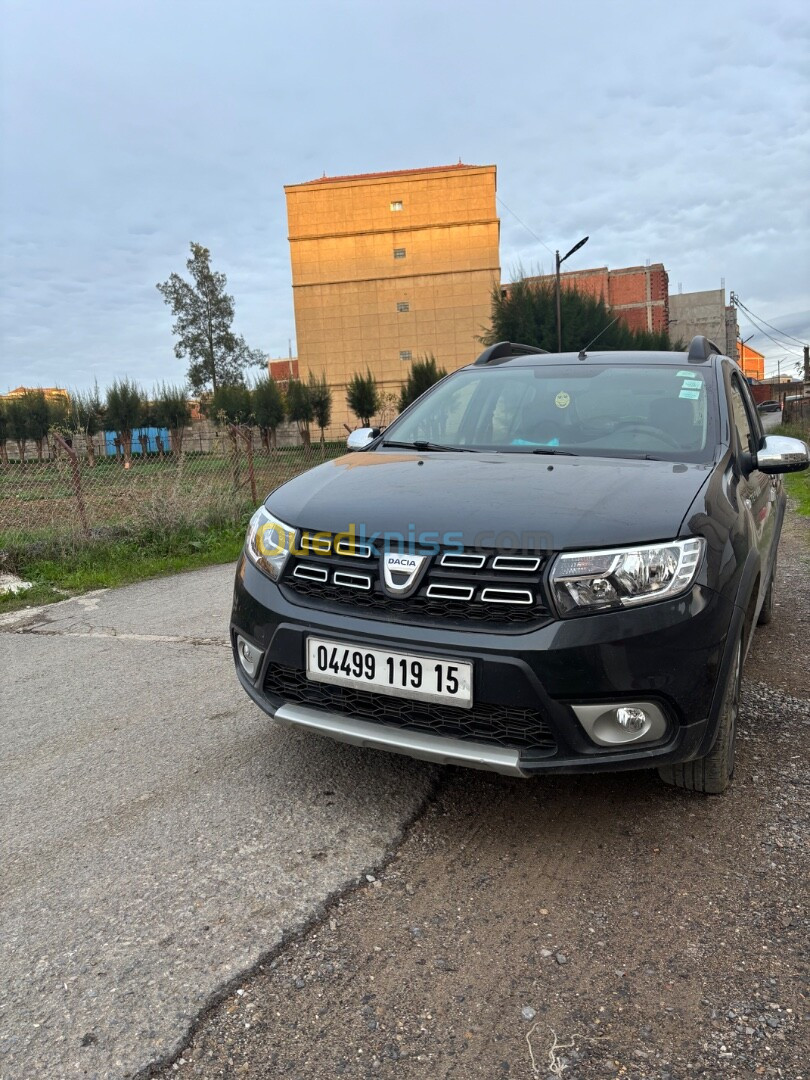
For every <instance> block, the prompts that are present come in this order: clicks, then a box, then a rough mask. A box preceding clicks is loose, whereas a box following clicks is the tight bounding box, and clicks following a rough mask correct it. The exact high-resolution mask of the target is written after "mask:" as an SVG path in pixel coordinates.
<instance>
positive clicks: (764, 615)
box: [757, 563, 776, 626]
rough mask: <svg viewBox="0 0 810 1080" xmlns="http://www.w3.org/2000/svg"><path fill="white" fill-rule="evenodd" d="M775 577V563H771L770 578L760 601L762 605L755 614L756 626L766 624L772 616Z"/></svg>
mask: <svg viewBox="0 0 810 1080" xmlns="http://www.w3.org/2000/svg"><path fill="white" fill-rule="evenodd" d="M775 577H776V563H774V564H773V570H772V571H771V580H770V582H769V583H768V591H767V592H766V593H765V599H764V600H763V601H762V607H761V608H760V612H759V615H758V616H757V626H767V625H768V623H769V622H770V621H771V619H772V618H773V579H774V578H775Z"/></svg>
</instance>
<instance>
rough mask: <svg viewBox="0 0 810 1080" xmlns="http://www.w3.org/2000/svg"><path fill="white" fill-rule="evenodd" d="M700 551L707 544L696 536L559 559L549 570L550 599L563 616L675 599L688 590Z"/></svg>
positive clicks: (701, 556) (696, 570) (581, 552)
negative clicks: (674, 597) (551, 595)
mask: <svg viewBox="0 0 810 1080" xmlns="http://www.w3.org/2000/svg"><path fill="white" fill-rule="evenodd" d="M704 547H705V541H704V540H703V539H702V538H700V537H694V538H692V539H689V540H671V541H669V543H666V544H648V545H645V546H644V547H632V548H614V549H613V550H611V551H577V552H571V553H570V554H568V553H566V554H562V555H558V556H557V559H556V560H555V562H554V566H553V567H552V568H551V585H552V588H553V590H554V599H555V600H556V601H557V606H558V607H559V609H560V611H561V613H562V614H563V615H573V614H577V613H579V612H584V611H608V610H610V609H612V608H623V607H633V606H635V605H636V604H648V603H650V602H651V601H653V600H663V599H669V598H670V597H673V596H679V595H680V594H681V593H685V592H686V591H687V590H688V589H689V588H691V586H692V583H693V582H694V580H695V577H696V575H697V572H698V568H699V566H700V562H701V559H702V558H703V549H704Z"/></svg>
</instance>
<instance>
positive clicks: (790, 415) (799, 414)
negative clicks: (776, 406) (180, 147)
mask: <svg viewBox="0 0 810 1080" xmlns="http://www.w3.org/2000/svg"><path fill="white" fill-rule="evenodd" d="M782 423H783V424H784V425H785V426H786V427H790V428H794V429H795V430H796V433H797V434H798V436H799V437H800V438H802V439H808V438H810V397H801V398H799V399H798V400H793V401H787V400H786V401H785V407H784V409H783V410H782Z"/></svg>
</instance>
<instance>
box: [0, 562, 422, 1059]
mask: <svg viewBox="0 0 810 1080" xmlns="http://www.w3.org/2000/svg"><path fill="white" fill-rule="evenodd" d="M231 580H232V569H231V568H230V567H214V568H210V569H207V570H203V571H199V572H195V573H190V574H186V575H182V576H179V577H173V578H167V579H163V580H158V581H151V582H146V583H143V584H140V585H135V586H131V587H128V588H124V589H118V590H114V591H108V592H102V593H96V594H94V595H89V596H85V597H83V598H80V599H77V600H71V601H67V602H65V603H63V604H58V605H55V606H51V607H47V608H42V609H39V611H38V612H37V613H35V614H33V615H32V614H31V613H30V612H29V613H16V614H14V615H10V616H3V617H0V739H2V743H1V745H2V753H1V755H0V799H1V800H2V802H0V805H2V808H3V813H2V817H1V818H0V866H2V877H1V878H0V969H2V972H3V978H2V991H1V993H2V1004H1V1006H0V1076H1V1077H2V1078H3V1080H12V1078H14V1080H17V1078H28V1077H30V1078H37V1080H46V1078H49V1077H54V1078H55V1077H60V1078H61V1077H71V1076H82V1077H99V1078H101V1077H104V1078H105V1080H107V1078H110V1077H118V1076H121V1077H123V1076H125V1075H127V1074H128V1073H131V1072H133V1071H135V1070H137V1069H140V1068H143V1067H144V1066H146V1065H148V1064H149V1063H150V1062H153V1061H156V1060H159V1059H162V1058H163V1057H164V1056H165V1055H167V1054H170V1053H171V1052H172V1051H173V1050H175V1049H176V1048H177V1047H179V1046H180V1045H181V1043H182V1040H183V1039H184V1037H185V1036H186V1034H187V1032H188V1029H189V1025H190V1023H191V1022H192V1020H193V1019H194V1018H195V1017H196V1016H197V1014H198V1013H199V1011H200V1009H201V1008H203V1007H204V1006H205V1005H206V1004H207V1003H209V1002H210V1000H211V999H212V996H213V995H215V994H216V992H217V991H218V989H220V988H222V987H224V986H226V985H227V984H228V983H229V982H230V981H231V980H233V979H234V978H236V977H237V975H238V974H240V973H244V971H245V970H246V969H247V968H249V967H250V966H251V965H252V964H254V963H255V962H256V961H257V960H258V959H259V958H260V957H261V956H262V955H263V954H264V953H266V952H267V950H268V949H270V948H272V947H273V946H275V945H277V944H278V942H279V941H280V940H281V939H282V936H283V935H284V934H285V932H288V931H290V930H292V929H294V928H296V927H299V926H301V925H302V924H304V923H305V922H306V921H307V920H308V919H310V918H311V917H312V916H313V915H314V914H315V913H316V912H317V911H318V910H319V908H320V906H321V905H322V904H323V902H324V900H325V899H327V898H328V897H329V896H330V895H332V894H333V893H335V891H336V890H339V889H340V888H341V887H342V886H344V885H345V884H346V883H347V882H349V881H351V880H353V879H357V878H358V877H359V876H360V875H361V874H362V873H364V872H365V871H367V870H369V869H370V868H371V867H373V866H374V865H375V864H376V863H378V862H379V861H380V860H381V859H382V858H383V856H384V855H385V853H386V851H387V850H389V849H390V847H391V845H392V843H393V842H394V841H395V840H396V839H397V838H398V836H399V834H400V833H401V831H402V829H403V826H404V825H405V824H406V823H407V822H408V821H409V820H410V819H411V818H412V817H413V816H414V815H415V814H416V813H417V811H418V810H419V809H420V807H421V806H422V805H423V803H424V801H425V799H426V796H427V794H428V792H429V791H430V789H431V786H432V783H433V779H434V775H435V774H434V771H433V770H432V769H431V768H430V767H428V766H426V765H421V764H418V763H416V762H410V761H407V760H406V759H400V758H395V757H391V756H389V755H372V754H364V753H359V752H358V751H357V750H356V749H353V748H350V747H342V746H339V745H336V744H333V743H330V742H328V741H325V740H320V739H318V738H315V737H312V736H306V735H304V734H301V733H298V732H291V731H288V730H286V729H283V728H279V727H276V726H275V725H274V724H273V723H272V721H270V720H269V719H268V718H267V717H265V716H264V715H263V714H262V713H261V712H260V711H259V710H258V709H256V708H255V707H254V706H253V705H252V704H251V703H250V702H249V701H248V699H247V698H246V697H245V695H244V694H243V692H242V691H241V689H240V688H239V687H238V685H237V684H236V680H235V677H234V675H233V673H232V670H231V657H230V652H229V649H228V647H227V644H226V641H225V633H226V627H227V620H228V610H229V604H230V589H231Z"/></svg>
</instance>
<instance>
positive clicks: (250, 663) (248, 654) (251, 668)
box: [236, 634, 262, 679]
mask: <svg viewBox="0 0 810 1080" xmlns="http://www.w3.org/2000/svg"><path fill="white" fill-rule="evenodd" d="M236 654H237V656H238V657H239V663H240V664H241V665H242V670H243V671H244V673H245V674H246V675H248V676H250V678H251V679H255V678H256V673H257V672H258V670H259V666H260V665H261V662H262V654H261V650H260V649H257V648H256V646H255V645H251V644H250V642H249V641H247V640H246V639H245V638H243V637H242V635H241V634H237V635H236Z"/></svg>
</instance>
